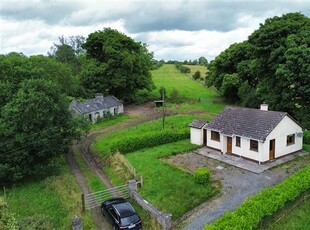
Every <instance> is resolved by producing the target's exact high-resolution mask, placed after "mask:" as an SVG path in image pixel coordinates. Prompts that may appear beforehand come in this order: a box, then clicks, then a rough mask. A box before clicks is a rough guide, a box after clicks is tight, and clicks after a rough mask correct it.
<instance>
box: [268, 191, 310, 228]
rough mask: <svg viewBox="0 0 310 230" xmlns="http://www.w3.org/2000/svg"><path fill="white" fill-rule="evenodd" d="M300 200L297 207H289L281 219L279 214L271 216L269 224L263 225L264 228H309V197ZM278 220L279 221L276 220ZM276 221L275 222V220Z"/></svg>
mask: <svg viewBox="0 0 310 230" xmlns="http://www.w3.org/2000/svg"><path fill="white" fill-rule="evenodd" d="M298 202H301V203H300V204H299V205H298V206H297V207H295V208H293V209H290V207H288V209H289V210H288V211H287V212H286V215H284V216H283V217H282V218H281V219H280V217H281V216H278V215H277V216H275V217H273V218H272V220H273V221H272V222H270V224H269V225H267V226H264V229H266V230H282V229H310V218H309V216H310V197H309V196H308V197H307V199H306V200H302V201H300V200H299V201H298ZM277 220H279V221H277ZM276 221H277V222H276Z"/></svg>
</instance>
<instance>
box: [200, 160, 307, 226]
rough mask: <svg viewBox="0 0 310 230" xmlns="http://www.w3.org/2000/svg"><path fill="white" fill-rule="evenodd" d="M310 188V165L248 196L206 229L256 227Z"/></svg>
mask: <svg viewBox="0 0 310 230" xmlns="http://www.w3.org/2000/svg"><path fill="white" fill-rule="evenodd" d="M309 189H310V165H309V166H307V167H306V168H304V169H302V170H300V171H299V172H297V173H296V174H294V175H292V176H290V177H289V178H288V179H287V180H285V181H284V182H282V183H281V184H278V185H277V186H275V187H273V188H267V189H264V190H263V191H261V192H260V193H258V194H257V195H255V196H252V197H249V198H247V199H246V200H245V201H244V202H243V204H242V205H241V206H240V207H239V208H237V209H236V210H235V211H233V212H226V213H225V214H224V215H223V216H222V217H221V218H220V219H218V220H217V221H216V222H214V224H213V225H207V226H205V230H211V229H212V230H213V229H253V228H256V227H257V226H258V225H259V223H260V222H261V221H262V219H263V218H264V217H267V216H271V215H272V214H273V213H275V212H276V211H277V210H279V209H280V208H283V207H284V206H285V204H286V203H287V202H289V201H293V200H295V199H296V198H297V197H298V196H299V195H301V194H302V193H303V192H305V191H307V190H309Z"/></svg>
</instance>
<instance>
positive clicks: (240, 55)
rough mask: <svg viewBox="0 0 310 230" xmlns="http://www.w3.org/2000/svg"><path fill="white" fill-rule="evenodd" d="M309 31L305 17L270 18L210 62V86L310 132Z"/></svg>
mask: <svg viewBox="0 0 310 230" xmlns="http://www.w3.org/2000/svg"><path fill="white" fill-rule="evenodd" d="M309 31H310V19H309V18H308V17H306V16H304V15H302V14H300V13H288V14H284V15H282V16H281V17H278V16H276V17H273V18H268V19H266V20H265V23H264V24H260V28H259V29H257V30H256V31H254V32H253V33H252V34H251V35H250V36H249V39H248V40H247V41H244V42H242V43H237V44H233V45H231V46H230V47H229V48H228V49H226V50H225V51H223V52H222V53H221V54H220V55H219V56H217V57H216V58H215V60H213V61H211V63H210V64H209V66H208V69H209V73H208V76H207V78H206V80H205V81H206V84H207V85H208V86H215V87H216V88H217V89H218V90H220V92H221V93H222V94H223V96H224V97H225V98H226V100H228V101H232V102H234V101H240V103H241V104H242V105H244V106H250V107H257V106H258V104H259V103H261V102H266V103H268V104H269V107H270V108H271V109H272V110H278V111H286V112H288V113H289V114H291V115H293V116H294V117H295V118H297V120H298V121H299V122H300V123H302V124H303V126H304V127H306V128H309V127H310V113H309V112H308V111H309V104H310V76H309V74H308V73H309V61H308V60H309V58H310V32H309ZM227 76H230V77H227ZM232 76H233V79H232Z"/></svg>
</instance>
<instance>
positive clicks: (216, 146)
mask: <svg viewBox="0 0 310 230" xmlns="http://www.w3.org/2000/svg"><path fill="white" fill-rule="evenodd" d="M222 142H223V136H222V135H220V141H214V140H211V130H209V129H208V130H207V146H209V147H211V148H214V149H218V150H220V151H222V152H223V149H222V145H223V143H222Z"/></svg>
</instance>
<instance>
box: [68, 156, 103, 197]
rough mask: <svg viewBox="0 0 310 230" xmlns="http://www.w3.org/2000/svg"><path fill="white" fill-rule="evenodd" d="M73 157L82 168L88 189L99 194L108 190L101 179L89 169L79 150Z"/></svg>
mask: <svg viewBox="0 0 310 230" xmlns="http://www.w3.org/2000/svg"><path fill="white" fill-rule="evenodd" d="M72 152H73V157H74V159H75V161H76V163H77V164H78V166H79V167H80V169H81V171H82V173H83V175H84V177H85V179H86V182H87V185H88V187H89V188H90V190H91V191H92V192H97V191H101V190H104V189H106V188H107V187H106V186H105V185H104V184H103V183H102V182H101V181H100V179H99V178H98V177H97V176H96V175H95V174H94V173H93V172H92V171H91V169H90V168H89V167H88V165H87V163H86V162H85V161H84V159H83V157H82V156H81V154H80V153H79V152H78V150H73V151H72Z"/></svg>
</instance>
